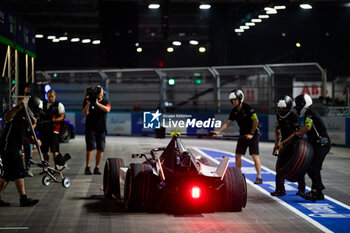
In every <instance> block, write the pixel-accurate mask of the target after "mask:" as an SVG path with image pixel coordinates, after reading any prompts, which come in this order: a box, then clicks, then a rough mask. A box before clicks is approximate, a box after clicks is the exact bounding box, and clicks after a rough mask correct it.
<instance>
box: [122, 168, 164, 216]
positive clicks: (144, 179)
mask: <svg viewBox="0 0 350 233" xmlns="http://www.w3.org/2000/svg"><path fill="white" fill-rule="evenodd" d="M157 179H158V177H157V176H156V175H154V174H153V170H152V166H151V165H149V164H144V163H143V164H140V163H132V164H130V168H129V169H128V171H127V173H126V179H125V187H124V202H125V208H126V209H128V210H131V211H149V210H152V203H153V199H154V198H153V196H154V195H155V193H156V184H157Z"/></svg>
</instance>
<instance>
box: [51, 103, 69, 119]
mask: <svg viewBox="0 0 350 233" xmlns="http://www.w3.org/2000/svg"><path fill="white" fill-rule="evenodd" d="M64 119H66V114H65V110H64V106H63V104H62V103H59V104H58V117H57V118H55V119H52V121H53V122H60V121H64Z"/></svg>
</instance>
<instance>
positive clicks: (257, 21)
mask: <svg viewBox="0 0 350 233" xmlns="http://www.w3.org/2000/svg"><path fill="white" fill-rule="evenodd" d="M252 22H253V23H261V22H262V20H261V19H252Z"/></svg>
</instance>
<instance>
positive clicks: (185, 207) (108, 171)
mask: <svg viewBox="0 0 350 233" xmlns="http://www.w3.org/2000/svg"><path fill="white" fill-rule="evenodd" d="M161 152H162V153H161ZM160 153H161V154H160ZM158 154H160V156H158ZM150 155H151V156H149V157H147V156H146V155H145V154H133V155H132V157H133V158H137V157H138V158H145V161H144V162H143V163H131V164H130V165H129V166H125V164H124V161H123V159H120V158H108V159H107V161H106V163H105V167H104V174H103V191H104V195H105V197H106V198H116V199H119V200H120V201H124V203H125V208H126V209H128V210H130V211H176V212H178V211H180V212H192V211H195V212H212V211H242V208H243V207H245V206H246V202H247V187H246V179H245V176H244V175H243V174H242V173H241V170H240V169H239V168H237V167H228V165H229V162H230V158H227V157H224V158H223V159H222V161H221V163H220V164H219V165H218V166H217V164H216V163H214V162H213V160H210V159H207V158H206V157H204V156H198V155H197V156H195V155H194V154H193V153H192V152H191V151H190V150H187V149H186V148H185V147H184V145H183V144H182V142H181V141H180V140H179V134H174V135H172V139H171V141H170V143H169V144H168V145H167V146H166V147H164V148H155V149H152V150H151V152H150ZM210 162H211V164H210ZM213 164H214V166H212V165H213Z"/></svg>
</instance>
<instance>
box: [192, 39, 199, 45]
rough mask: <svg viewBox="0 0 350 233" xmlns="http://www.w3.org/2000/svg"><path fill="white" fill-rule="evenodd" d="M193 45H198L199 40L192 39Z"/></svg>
mask: <svg viewBox="0 0 350 233" xmlns="http://www.w3.org/2000/svg"><path fill="white" fill-rule="evenodd" d="M190 44H191V45H198V44H199V42H198V41H197V40H190Z"/></svg>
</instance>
